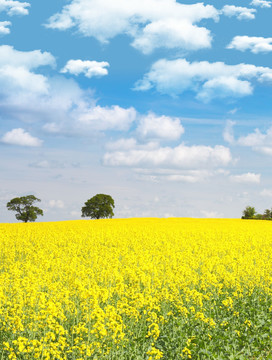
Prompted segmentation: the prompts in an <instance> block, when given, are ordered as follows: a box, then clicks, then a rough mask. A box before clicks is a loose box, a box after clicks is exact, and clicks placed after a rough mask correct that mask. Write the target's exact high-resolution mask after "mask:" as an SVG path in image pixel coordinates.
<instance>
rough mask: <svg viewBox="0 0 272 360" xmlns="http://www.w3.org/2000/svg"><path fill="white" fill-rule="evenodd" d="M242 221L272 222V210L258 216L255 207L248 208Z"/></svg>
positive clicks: (266, 210)
mask: <svg viewBox="0 0 272 360" xmlns="http://www.w3.org/2000/svg"><path fill="white" fill-rule="evenodd" d="M242 219H253V220H272V209H271V210H269V209H265V211H264V213H263V214H257V212H256V210H255V208H254V207H253V206H247V207H246V208H245V210H244V211H243V216H242Z"/></svg>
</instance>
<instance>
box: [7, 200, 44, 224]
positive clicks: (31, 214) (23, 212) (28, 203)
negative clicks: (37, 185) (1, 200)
mask: <svg viewBox="0 0 272 360" xmlns="http://www.w3.org/2000/svg"><path fill="white" fill-rule="evenodd" d="M36 201H41V200H40V199H38V198H36V197H35V196H34V195H27V196H21V197H17V198H14V199H12V200H10V201H9V202H8V203H7V208H8V210H11V211H16V212H17V214H15V217H16V219H17V220H20V221H24V222H28V221H35V220H36V219H37V216H38V215H41V216H43V211H42V209H40V208H38V207H37V206H33V203H34V202H36Z"/></svg>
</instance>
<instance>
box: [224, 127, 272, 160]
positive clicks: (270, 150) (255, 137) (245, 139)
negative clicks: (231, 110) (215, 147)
mask: <svg viewBox="0 0 272 360" xmlns="http://www.w3.org/2000/svg"><path fill="white" fill-rule="evenodd" d="M234 125H235V122H234V121H227V124H226V127H225V129H224V132H223V137H224V140H225V141H227V142H228V143H230V144H232V145H240V146H247V147H251V148H252V150H253V151H256V152H259V153H262V154H265V155H270V156H271V155H272V146H271V144H272V127H270V128H268V129H267V131H266V132H264V133H262V132H261V131H260V130H259V129H258V128H256V129H255V130H254V131H253V132H252V133H249V134H247V135H244V136H240V137H238V138H237V139H235V137H234V131H233V127H234Z"/></svg>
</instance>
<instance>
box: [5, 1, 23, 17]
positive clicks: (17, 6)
mask: <svg viewBox="0 0 272 360" xmlns="http://www.w3.org/2000/svg"><path fill="white" fill-rule="evenodd" d="M29 7H30V4H29V3H27V2H21V1H15V0H0V12H1V11H6V12H7V13H8V15H10V16H13V15H28V8H29Z"/></svg>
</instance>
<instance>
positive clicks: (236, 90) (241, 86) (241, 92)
mask: <svg viewBox="0 0 272 360" xmlns="http://www.w3.org/2000/svg"><path fill="white" fill-rule="evenodd" d="M252 92H253V88H252V86H251V84H250V82H248V81H245V80H239V79H237V78H236V77H234V76H232V77H227V76H220V77H217V78H214V79H211V80H208V81H206V82H205V83H204V84H203V87H202V90H201V91H199V93H198V94H197V98H198V99H200V100H202V101H203V102H209V101H210V100H211V99H214V98H216V97H217V98H226V97H243V96H247V95H251V94H252Z"/></svg>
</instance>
